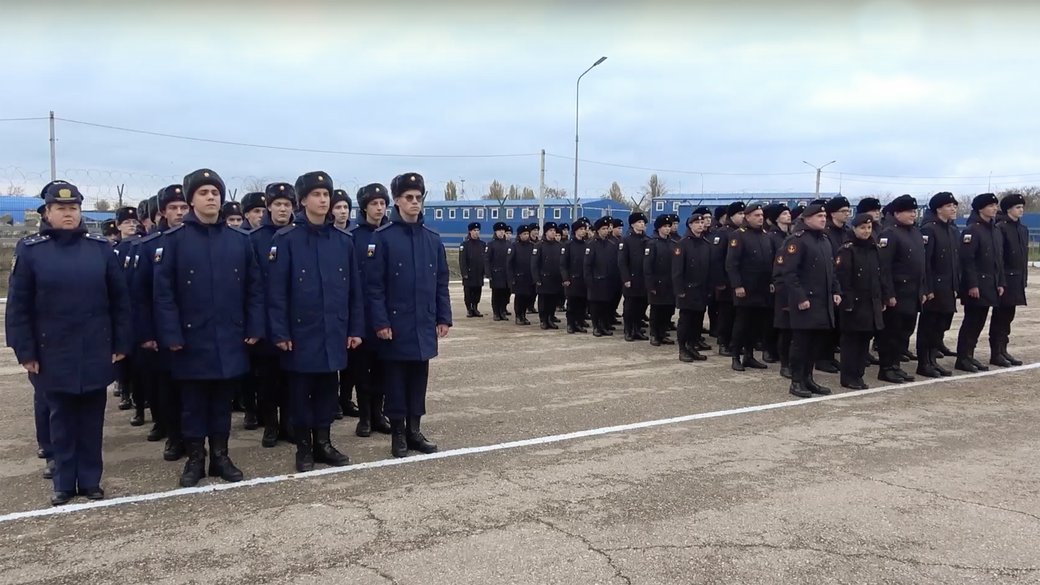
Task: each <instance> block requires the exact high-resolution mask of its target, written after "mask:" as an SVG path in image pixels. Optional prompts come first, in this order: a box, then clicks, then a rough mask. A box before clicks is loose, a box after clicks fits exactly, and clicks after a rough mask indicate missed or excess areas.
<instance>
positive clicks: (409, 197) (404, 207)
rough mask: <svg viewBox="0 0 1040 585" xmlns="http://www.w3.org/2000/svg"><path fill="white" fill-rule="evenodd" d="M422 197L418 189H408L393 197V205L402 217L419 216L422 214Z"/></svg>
mask: <svg viewBox="0 0 1040 585" xmlns="http://www.w3.org/2000/svg"><path fill="white" fill-rule="evenodd" d="M422 196H423V195H422V192H421V191H419V190H418V189H409V190H407V191H405V192H404V193H401V194H400V195H399V196H397V197H395V198H394V204H396V205H397V209H399V210H400V211H401V213H402V214H404V215H408V216H415V215H419V213H420V212H422Z"/></svg>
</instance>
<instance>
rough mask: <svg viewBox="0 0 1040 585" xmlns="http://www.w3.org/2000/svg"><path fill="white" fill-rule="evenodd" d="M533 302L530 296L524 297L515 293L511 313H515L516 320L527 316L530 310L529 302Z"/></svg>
mask: <svg viewBox="0 0 1040 585" xmlns="http://www.w3.org/2000/svg"><path fill="white" fill-rule="evenodd" d="M533 300H534V297H533V296H532V295H524V294H520V293H517V294H515V295H513V312H514V313H516V317H517V318H518V319H523V318H525V317H526V316H527V312H528V310H530V308H531V302H532V301H533Z"/></svg>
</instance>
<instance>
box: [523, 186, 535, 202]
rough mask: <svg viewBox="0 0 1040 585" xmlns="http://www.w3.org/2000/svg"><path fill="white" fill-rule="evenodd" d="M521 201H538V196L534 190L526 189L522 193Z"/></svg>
mask: <svg viewBox="0 0 1040 585" xmlns="http://www.w3.org/2000/svg"><path fill="white" fill-rule="evenodd" d="M520 198H521V199H538V196H537V195H535V194H534V189H532V188H530V187H524V189H523V191H521V192H520Z"/></svg>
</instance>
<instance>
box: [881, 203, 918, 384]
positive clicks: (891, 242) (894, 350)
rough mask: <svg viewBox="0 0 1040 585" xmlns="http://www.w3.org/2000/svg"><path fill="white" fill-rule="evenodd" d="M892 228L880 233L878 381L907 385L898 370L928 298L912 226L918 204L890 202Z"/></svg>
mask: <svg viewBox="0 0 1040 585" xmlns="http://www.w3.org/2000/svg"><path fill="white" fill-rule="evenodd" d="M891 210H892V215H893V222H892V225H890V226H889V227H887V228H885V229H884V230H882V231H881V237H880V238H879V239H878V245H879V246H880V247H881V284H882V290H883V291H884V293H885V305H886V310H885V327H884V330H883V331H881V332H880V333H878V359H879V361H880V362H881V365H880V370H879V372H878V379H879V380H882V381H886V382H892V383H896V384H898V383H901V382H910V381H913V380H914V377H913V376H911V375H910V374H908V373H907V372H905V371H904V370H903V369H902V368H901V367H900V358H901V357H902V356H903V354H904V353H906V352H907V351H908V350H909V343H910V336H911V335H912V334H913V332H914V326H915V324H916V323H917V314H918V312H920V310H921V305H922V304H923V303H924V302H925V301H926V300H927V296H928V295H929V294H931V291H930V290H929V289H928V279H927V278H926V274H925V270H926V266H925V249H924V237H923V236H922V235H921V230H919V229H918V228H917V225H916V223H915V221H916V219H917V200H916V199H914V198H913V197H911V196H910V195H901V196H899V197H897V198H896V199H895V200H894V201H892V206H891Z"/></svg>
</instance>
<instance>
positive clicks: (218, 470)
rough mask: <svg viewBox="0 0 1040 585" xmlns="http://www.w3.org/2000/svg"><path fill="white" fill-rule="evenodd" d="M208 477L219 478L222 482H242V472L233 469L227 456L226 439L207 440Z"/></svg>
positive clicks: (235, 468) (232, 463) (212, 438)
mask: <svg viewBox="0 0 1040 585" xmlns="http://www.w3.org/2000/svg"><path fill="white" fill-rule="evenodd" d="M209 450H210V455H209V476H210V477H219V478H221V479H223V480H224V481H229V482H232V483H234V482H236V481H242V470H241V469H239V468H237V467H235V464H234V462H233V461H231V457H230V456H229V455H228V438H227V437H210V438H209Z"/></svg>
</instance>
